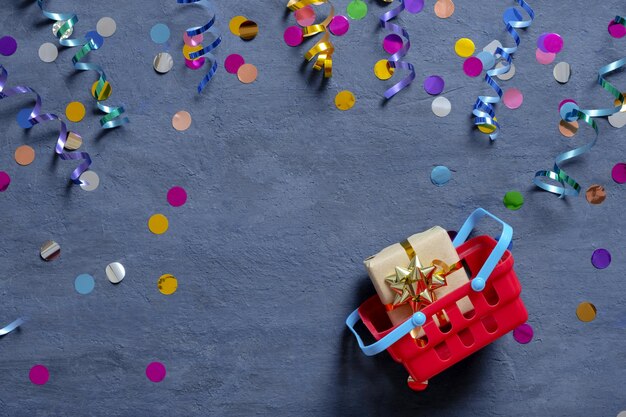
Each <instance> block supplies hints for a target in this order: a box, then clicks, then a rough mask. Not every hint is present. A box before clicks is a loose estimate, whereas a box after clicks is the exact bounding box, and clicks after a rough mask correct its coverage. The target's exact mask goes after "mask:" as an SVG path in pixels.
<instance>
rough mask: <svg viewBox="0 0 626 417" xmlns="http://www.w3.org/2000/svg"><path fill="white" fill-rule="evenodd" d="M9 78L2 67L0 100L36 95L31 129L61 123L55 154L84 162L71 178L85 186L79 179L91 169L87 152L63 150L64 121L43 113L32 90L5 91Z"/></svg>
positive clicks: (0, 67) (30, 120)
mask: <svg viewBox="0 0 626 417" xmlns="http://www.w3.org/2000/svg"><path fill="white" fill-rule="evenodd" d="M7 78H8V73H7V70H6V69H5V68H4V67H3V66H2V65H0V100H3V99H5V98H8V97H12V96H16V95H20V94H29V93H32V94H34V95H35V106H34V107H33V110H32V111H31V113H30V118H29V120H28V122H29V124H30V127H32V126H34V125H36V124H39V123H43V122H48V121H51V120H58V121H59V123H60V128H59V135H58V137H57V143H56V146H55V148H54V152H55V153H56V154H57V155H58V156H59V158H61V159H63V160H75V161H82V162H81V163H80V164H79V165H78V167H77V168H76V169H74V171H72V174H71V176H70V178H71V179H72V182H74V183H75V184H79V185H80V184H84V183H83V182H82V181H81V180H80V179H79V178H80V176H81V174H82V173H83V172H85V171H87V169H89V166H90V165H91V158H90V157H89V154H88V153H87V152H65V150H64V149H63V148H65V141H66V140H67V127H66V126H65V123H64V122H63V120H61V119H60V118H59V117H58V116H57V115H55V114H52V113H42V110H41V105H42V99H41V96H40V95H39V94H37V92H36V91H35V90H33V89H32V88H30V87H23V86H17V87H12V88H7V89H5V86H6V82H7Z"/></svg>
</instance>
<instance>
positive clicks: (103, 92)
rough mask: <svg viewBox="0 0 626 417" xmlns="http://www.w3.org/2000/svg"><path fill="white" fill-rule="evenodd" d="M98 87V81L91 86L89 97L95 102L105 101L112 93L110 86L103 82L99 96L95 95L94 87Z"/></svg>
mask: <svg viewBox="0 0 626 417" xmlns="http://www.w3.org/2000/svg"><path fill="white" fill-rule="evenodd" d="M97 86H98V81H96V82H95V83H93V84H92V85H91V95H92V96H93V98H95V99H96V100H99V101H101V100H106V99H107V98H109V96H110V95H111V93H112V90H111V84H109V82H108V81H105V82H104V86H103V87H102V88H101V89H100V95H96V87H97Z"/></svg>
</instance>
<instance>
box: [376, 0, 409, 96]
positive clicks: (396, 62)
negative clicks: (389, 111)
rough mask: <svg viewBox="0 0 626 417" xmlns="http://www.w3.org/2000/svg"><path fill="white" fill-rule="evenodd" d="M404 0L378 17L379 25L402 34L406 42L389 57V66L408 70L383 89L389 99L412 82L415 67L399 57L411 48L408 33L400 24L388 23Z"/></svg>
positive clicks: (400, 8) (400, 10) (397, 13)
mask: <svg viewBox="0 0 626 417" xmlns="http://www.w3.org/2000/svg"><path fill="white" fill-rule="evenodd" d="M404 8H405V7H404V0H400V5H399V6H398V7H396V8H395V9H393V10H389V11H388V12H385V13H384V14H383V15H382V16H381V17H380V27H382V28H384V29H386V30H388V31H390V32H392V33H395V34H396V35H398V36H403V37H404V38H406V42H403V43H402V48H400V50H399V51H398V52H396V53H395V54H393V55H391V56H390V57H389V66H390V67H391V68H402V69H405V70H408V71H409V75H407V76H406V77H404V78H403V79H402V80H400V81H399V82H398V83H396V84H394V85H393V86H391V87H390V88H389V89H388V90H387V91H385V98H386V99H387V100H389V99H390V98H391V97H393V96H395V95H396V94H397V93H398V92H400V90H402V89H404V88H406V87H408V86H409V84H411V83H412V82H413V80H414V79H415V67H414V66H413V64H411V63H409V62H406V61H402V60H401V59H402V58H403V57H405V56H406V54H407V53H408V52H409V49H410V48H411V40H410V37H409V33H408V32H407V31H406V30H405V29H404V28H403V27H401V26H400V25H396V24H395V23H390V22H389V21H390V20H391V19H393V18H395V17H397V16H398V15H399V14H400V13H401V12H402V11H403V10H404Z"/></svg>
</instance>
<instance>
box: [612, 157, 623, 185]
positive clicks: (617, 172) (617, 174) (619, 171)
mask: <svg viewBox="0 0 626 417" xmlns="http://www.w3.org/2000/svg"><path fill="white" fill-rule="evenodd" d="M611 176H612V177H613V181H615V182H616V183H618V184H624V183H625V182H626V164H625V163H623V162H619V163H617V164H615V166H614V167H613V169H612V170H611Z"/></svg>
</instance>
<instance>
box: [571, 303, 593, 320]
mask: <svg viewBox="0 0 626 417" xmlns="http://www.w3.org/2000/svg"><path fill="white" fill-rule="evenodd" d="M596 311H597V310H596V306H594V305H593V304H591V303H590V302H587V301H584V302H582V303H580V304H578V308H577V309H576V315H577V316H578V320H580V321H584V322H590V321H593V320H594V319H595V318H596Z"/></svg>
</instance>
